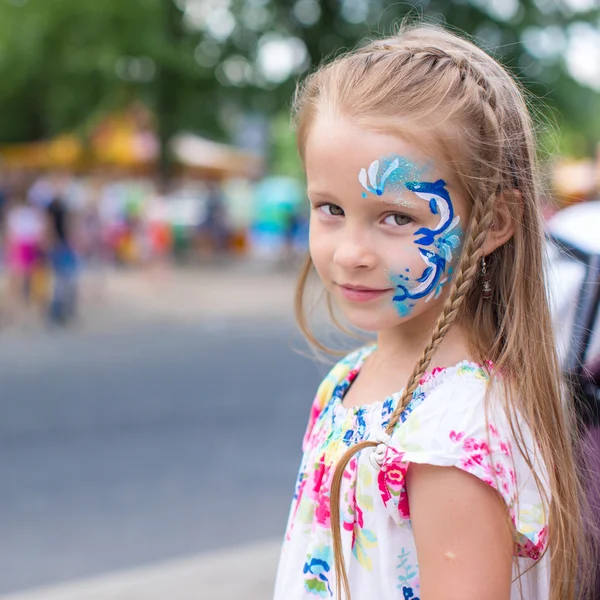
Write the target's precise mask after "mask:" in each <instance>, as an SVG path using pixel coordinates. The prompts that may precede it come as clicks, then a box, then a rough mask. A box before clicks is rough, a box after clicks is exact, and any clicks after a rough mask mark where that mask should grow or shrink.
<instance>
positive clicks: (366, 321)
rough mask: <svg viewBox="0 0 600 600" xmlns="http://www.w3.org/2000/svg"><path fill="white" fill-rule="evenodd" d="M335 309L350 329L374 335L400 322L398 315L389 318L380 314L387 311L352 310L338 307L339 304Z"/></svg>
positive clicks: (387, 315)
mask: <svg viewBox="0 0 600 600" xmlns="http://www.w3.org/2000/svg"><path fill="white" fill-rule="evenodd" d="M337 307H338V309H339V310H340V312H341V313H342V314H343V315H344V319H345V320H346V321H347V322H348V323H350V325H352V327H356V328H357V329H360V330H362V331H368V332H372V333H376V332H378V331H382V330H384V329H389V328H391V327H394V326H395V325H398V321H399V320H400V317H398V315H395V316H393V315H392V316H390V315H389V314H382V312H387V311H381V310H379V311H374V310H373V309H370V310H360V309H355V308H354V309H353V308H348V307H345V306H340V304H338V305H337Z"/></svg>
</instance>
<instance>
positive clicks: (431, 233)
mask: <svg viewBox="0 0 600 600" xmlns="http://www.w3.org/2000/svg"><path fill="white" fill-rule="evenodd" d="M406 187H407V189H409V190H410V191H411V192H414V193H415V194H416V195H417V196H418V197H419V198H421V199H422V200H425V201H426V202H428V203H429V208H430V210H431V212H432V213H433V214H434V215H440V220H439V222H438V224H437V227H436V228H435V229H429V228H427V227H422V228H421V229H419V230H417V231H415V235H418V236H420V237H419V239H417V240H415V244H422V245H424V246H429V245H431V244H433V243H434V241H435V236H436V235H440V234H442V233H444V232H445V231H446V230H448V229H453V228H454V227H456V225H458V221H459V217H454V207H453V206H452V201H451V200H450V194H449V193H448V190H447V189H446V182H445V181H444V180H443V179H438V180H437V181H435V182H434V183H429V182H426V183H419V182H408V183H407V184H406Z"/></svg>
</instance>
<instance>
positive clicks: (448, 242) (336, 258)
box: [305, 117, 469, 331]
mask: <svg viewBox="0 0 600 600" xmlns="http://www.w3.org/2000/svg"><path fill="white" fill-rule="evenodd" d="M305 165H306V176H307V181H308V189H307V194H308V198H309V201H310V204H311V216H310V254H311V256H312V260H313V262H314V265H315V267H316V269H317V272H318V273H319V276H320V278H321V280H322V281H323V283H324V285H325V287H326V288H327V290H328V291H329V292H330V293H331V294H332V296H333V298H334V300H335V301H336V303H337V305H338V306H339V307H340V309H341V310H342V311H343V313H344V314H345V316H346V318H347V319H348V320H349V321H350V322H351V323H352V324H353V325H354V326H356V327H359V328H361V329H364V330H368V331H382V330H385V329H389V328H391V327H395V326H397V325H399V324H401V323H406V322H408V321H411V320H416V319H426V320H427V321H428V322H430V321H431V318H432V313H436V314H437V313H438V312H439V311H440V310H441V305H442V303H443V301H444V299H445V297H446V295H447V293H448V289H449V280H450V278H451V277H452V273H453V270H454V269H455V267H456V263H457V260H458V256H459V254H460V250H461V245H462V243H463V228H464V227H465V223H467V222H468V213H469V210H468V206H467V203H466V201H465V200H464V198H462V197H461V196H460V194H458V192H457V191H456V189H455V188H453V186H452V185H451V184H450V183H449V181H448V178H447V177H446V176H445V175H444V172H443V169H442V168H441V167H442V166H443V165H440V164H438V162H436V161H434V160H433V159H432V158H431V157H428V156H427V155H425V154H424V153H423V151H422V150H421V149H420V148H417V147H415V146H414V145H411V144H409V143H407V142H405V141H404V140H402V139H401V138H399V137H397V136H394V135H388V134H384V133H376V132H372V131H368V130H365V129H362V128H360V127H358V126H356V125H353V124H352V123H351V122H349V121H346V120H342V119H329V118H324V117H322V118H321V119H319V120H317V121H316V122H315V123H314V124H313V126H312V128H311V130H310V132H309V134H308V138H307V140H306V147H305ZM415 323H416V322H415Z"/></svg>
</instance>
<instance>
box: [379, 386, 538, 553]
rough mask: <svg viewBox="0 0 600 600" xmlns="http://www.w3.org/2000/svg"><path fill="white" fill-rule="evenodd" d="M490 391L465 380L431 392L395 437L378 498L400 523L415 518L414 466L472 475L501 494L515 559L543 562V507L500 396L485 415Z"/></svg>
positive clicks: (533, 454) (527, 442) (530, 449)
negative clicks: (409, 477) (410, 473)
mask: <svg viewBox="0 0 600 600" xmlns="http://www.w3.org/2000/svg"><path fill="white" fill-rule="evenodd" d="M487 385H488V384H487V382H483V381H481V380H478V379H474V378H469V377H468V376H462V377H454V378H453V379H450V380H449V381H446V382H443V383H441V384H440V385H439V386H437V387H435V388H434V389H433V390H431V392H430V393H429V394H427V395H426V396H425V397H424V398H423V399H422V401H421V403H420V404H419V406H417V407H416V408H415V409H414V410H413V411H412V412H410V414H409V415H408V416H407V418H406V420H405V421H404V422H403V423H401V424H400V425H399V426H398V427H397V428H396V430H395V432H394V434H393V435H392V438H391V440H390V442H389V444H388V447H387V449H386V452H385V456H384V458H383V462H382V466H381V470H380V472H379V475H378V477H379V479H378V487H379V491H380V493H381V497H382V499H383V502H384V504H385V505H386V506H387V507H388V508H389V509H390V511H391V514H392V517H393V518H394V520H395V521H397V522H398V523H401V522H402V521H403V520H407V519H410V508H409V505H408V494H407V493H406V485H405V475H406V472H407V470H408V467H409V465H410V463H425V464H431V465H436V466H442V467H456V468H458V469H461V470H463V471H466V472H467V473H470V474H471V475H474V476H475V477H477V478H478V479H481V480H482V481H483V482H485V483H486V484H487V485H489V486H491V487H492V488H494V489H495V490H497V491H498V492H499V493H500V495H501V496H502V498H503V499H504V501H505V503H506V505H507V507H508V511H509V513H510V516H511V519H512V522H513V524H514V526H515V529H516V531H517V545H516V546H517V547H516V550H515V553H516V554H517V555H518V556H523V557H529V558H532V559H534V560H537V559H538V558H539V557H540V556H541V554H542V552H543V551H544V549H545V548H546V544H547V520H548V514H547V511H546V509H545V502H544V500H543V498H542V495H541V493H540V490H539V489H538V486H537V484H536V481H535V478H534V476H533V473H532V470H531V469H530V467H529V466H528V465H527V463H526V461H525V459H524V458H523V455H522V454H521V453H520V452H519V450H518V447H517V444H516V441H515V439H514V436H513V433H512V430H511V428H510V425H509V422H508V419H507V418H506V414H505V412H504V410H503V409H500V408H499V406H500V404H499V403H497V402H494V399H495V395H494V394H491V395H490V398H489V401H490V402H489V410H488V411H487V415H486V397H485V396H486V388H487ZM486 416H487V418H486ZM521 429H522V435H523V440H522V446H523V447H524V449H525V452H526V454H527V455H528V457H529V459H530V460H531V461H532V464H533V465H534V468H535V471H536V474H537V475H538V477H539V478H540V481H541V485H542V489H543V490H547V489H548V487H547V474H546V471H545V469H544V467H543V463H542V462H541V458H540V455H539V451H537V449H536V447H535V444H534V443H533V440H532V438H531V435H530V434H529V432H528V431H526V430H525V428H524V427H523V426H522V424H521Z"/></svg>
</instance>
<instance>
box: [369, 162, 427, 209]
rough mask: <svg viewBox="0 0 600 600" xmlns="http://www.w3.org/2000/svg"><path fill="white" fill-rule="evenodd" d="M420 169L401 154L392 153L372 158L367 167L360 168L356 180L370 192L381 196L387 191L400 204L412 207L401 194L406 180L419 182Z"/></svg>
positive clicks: (405, 185)
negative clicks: (380, 157) (375, 158)
mask: <svg viewBox="0 0 600 600" xmlns="http://www.w3.org/2000/svg"><path fill="white" fill-rule="evenodd" d="M422 170H423V169H419V168H417V167H416V166H415V165H414V164H413V163H411V162H410V161H408V160H406V159H405V158H403V157H402V156H398V155H396V154H392V155H390V156H387V157H384V158H382V159H381V160H374V161H373V162H372V163H371V164H370V165H369V168H368V169H361V170H360V173H359V174H358V181H359V182H360V184H361V185H362V186H363V188H365V190H367V192H370V193H371V194H374V195H376V196H382V195H383V194H384V193H385V192H389V193H392V194H394V195H395V196H396V198H395V200H396V202H397V203H398V204H399V205H400V206H407V207H413V206H414V204H412V203H411V202H410V201H409V200H408V199H407V198H405V197H403V194H404V191H405V189H406V187H407V182H414V183H417V182H420V180H421V173H422ZM409 189H410V188H409ZM366 197H367V194H366V193H364V192H363V198H366Z"/></svg>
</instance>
